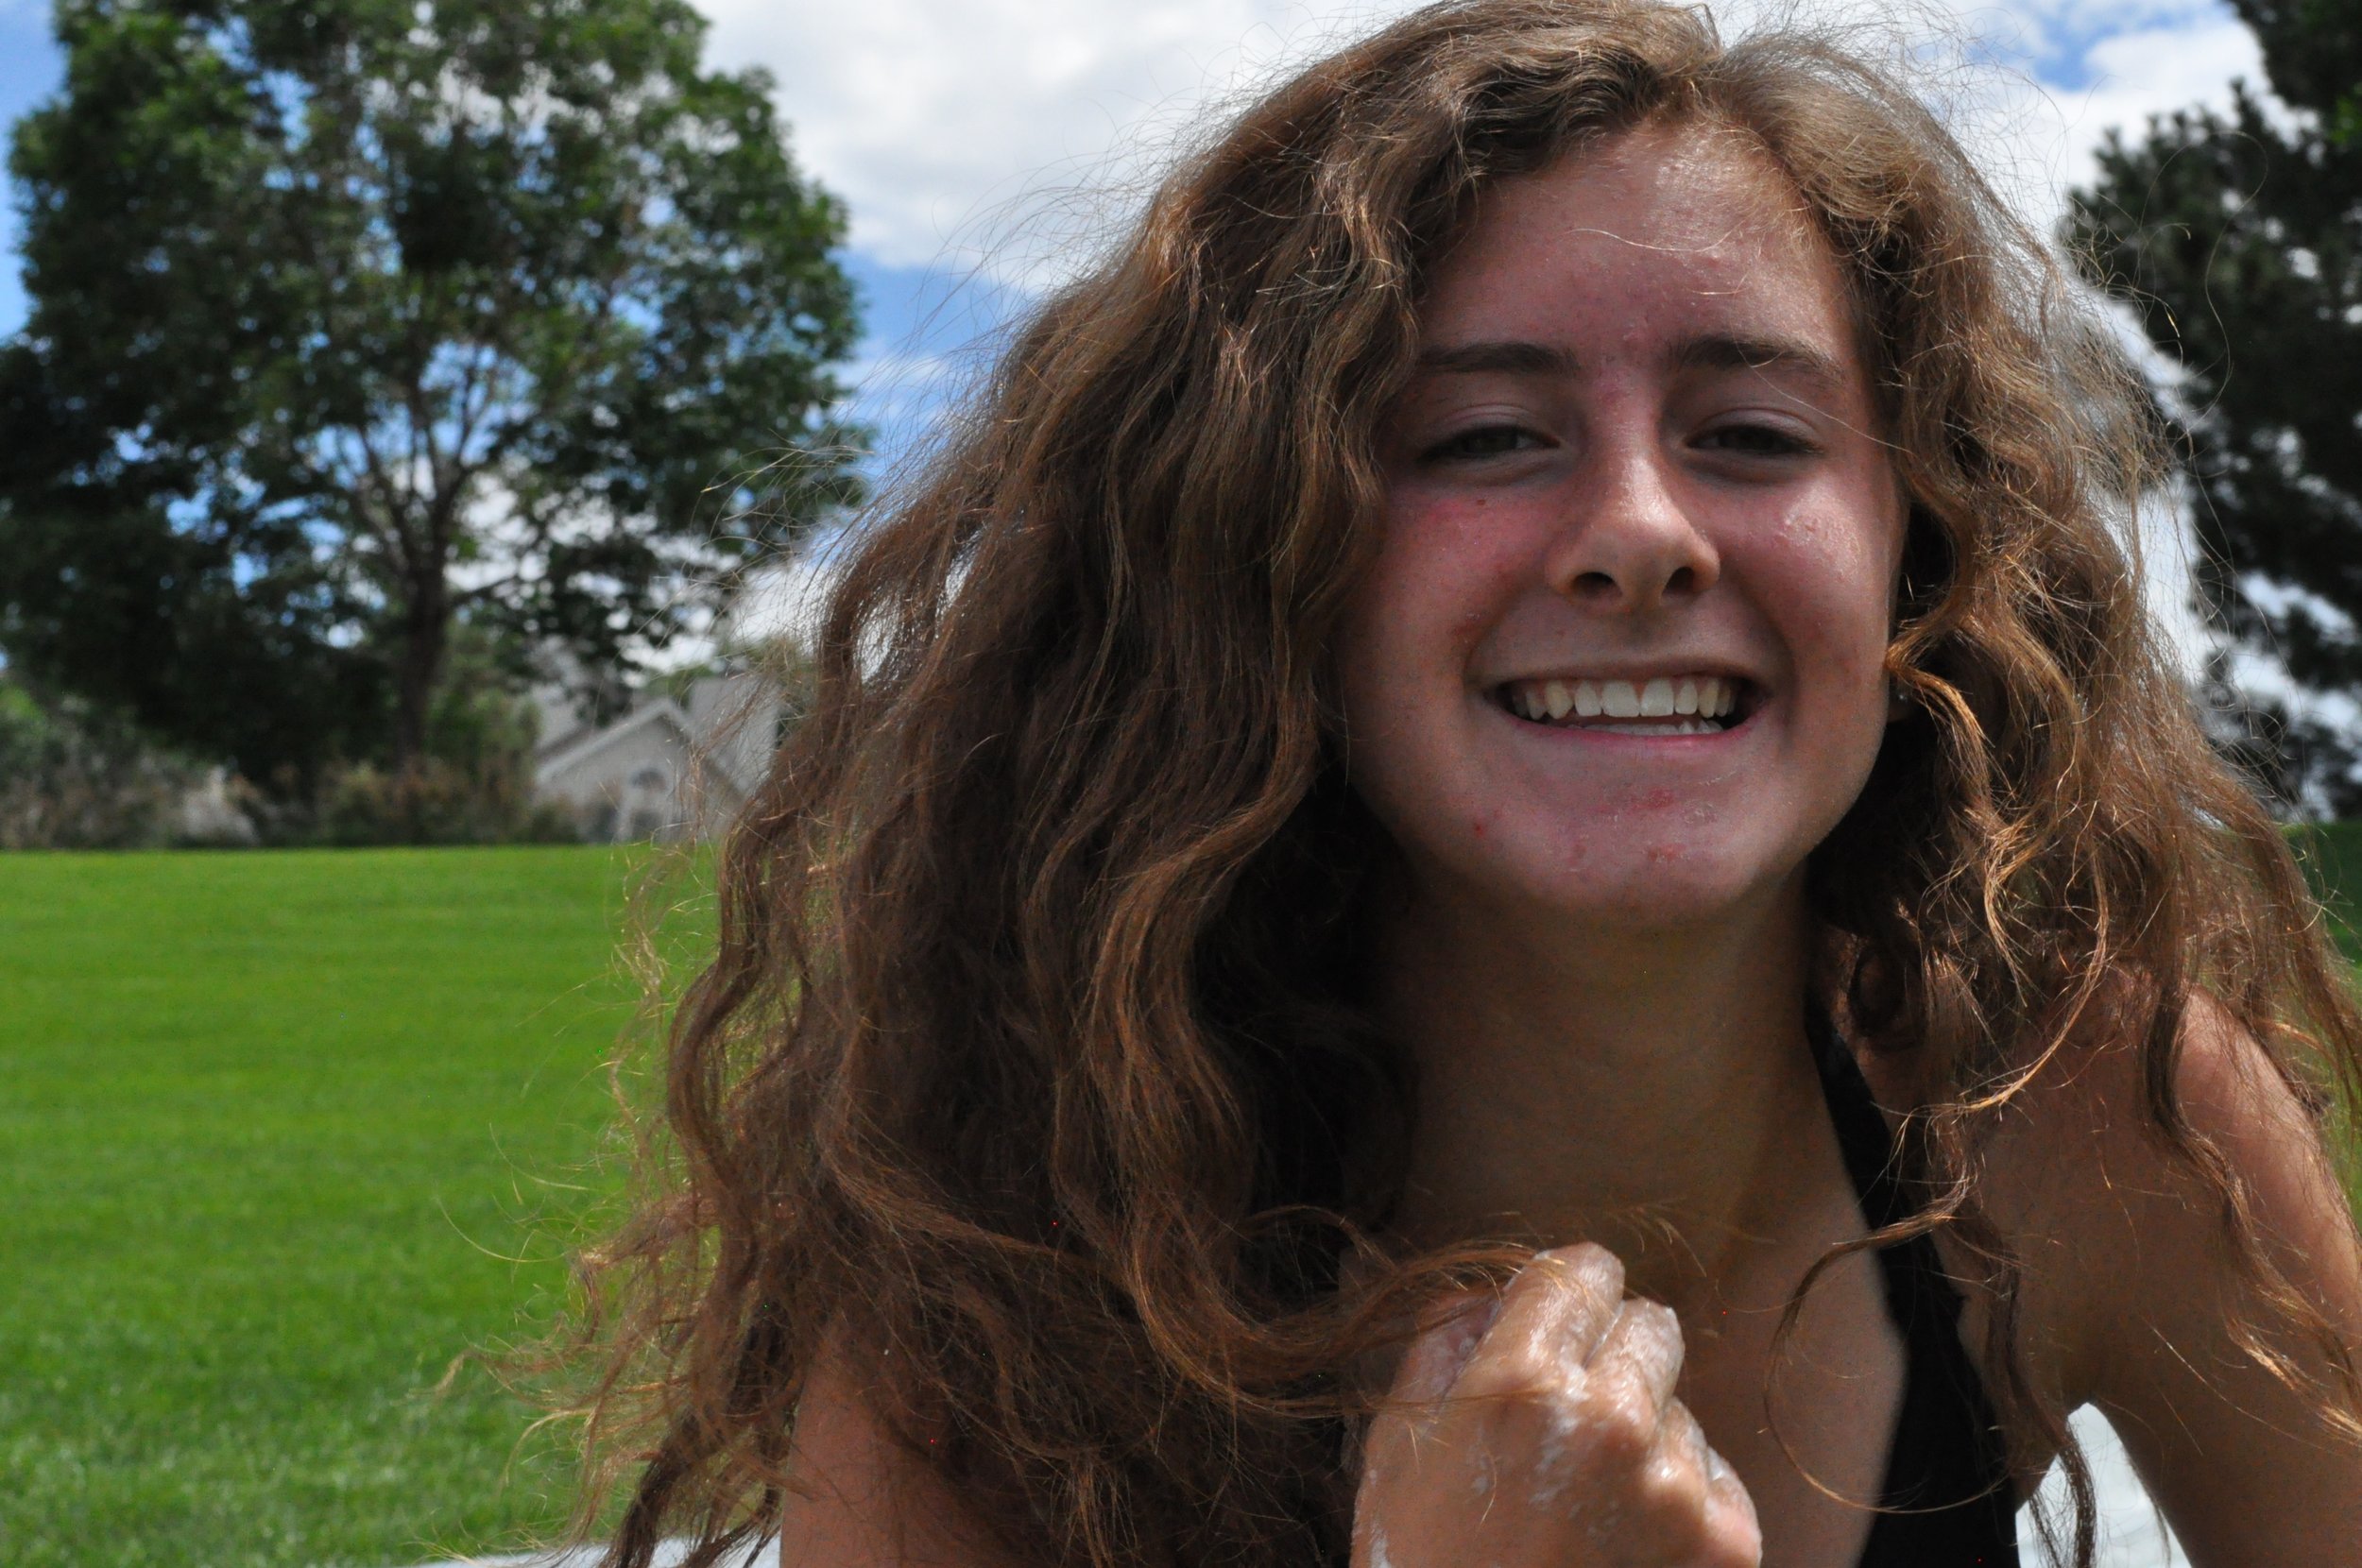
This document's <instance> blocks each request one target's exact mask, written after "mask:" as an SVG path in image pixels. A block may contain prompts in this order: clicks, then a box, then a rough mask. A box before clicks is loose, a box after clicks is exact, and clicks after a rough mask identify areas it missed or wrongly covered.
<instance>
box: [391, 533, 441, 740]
mask: <svg viewBox="0 0 2362 1568" xmlns="http://www.w3.org/2000/svg"><path fill="white" fill-rule="evenodd" d="M439 566H440V563H437V567H438V570H437V571H436V572H435V573H434V575H433V577H432V578H431V579H428V580H425V581H420V580H419V579H417V578H413V580H412V581H411V584H410V602H409V604H408V605H405V606H404V607H403V609H402V647H401V651H400V653H399V654H398V655H397V659H398V667H397V669H396V672H395V693H396V700H395V708H394V773H395V775H396V776H397V777H400V778H402V779H403V780H405V781H407V780H409V779H411V778H412V777H414V776H415V775H417V773H418V771H419V767H420V765H421V764H422V763H424V762H425V760H426V726H427V719H428V717H429V715H430V714H431V713H432V712H433V711H434V707H435V689H436V685H437V684H439V683H440V681H441V680H442V675H443V654H444V651H445V649H446V647H447V646H448V644H449V642H450V634H451V591H450V588H449V586H448V585H447V584H445V582H444V581H443V574H442V572H441V571H440V570H439Z"/></svg>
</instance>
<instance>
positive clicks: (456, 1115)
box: [0, 848, 694, 1568]
mask: <svg viewBox="0 0 2362 1568" xmlns="http://www.w3.org/2000/svg"><path fill="white" fill-rule="evenodd" d="M628 875H629V866H628V864H627V862H626V861H625V858H624V857H623V856H621V855H619V854H618V853H616V852H613V851H608V850H602V849H590V848H557V849H550V848H532V849H495V850H449V849H440V850H415V851H409V850H393V851H357V852H294V853H247V854H202V853H197V854H157V855H123V856H103V855H89V856H85V855H12V856H6V857H0V1563H6V1564H8V1565H9V1568H65V1565H72V1568H101V1565H104V1568H135V1565H146V1564H156V1565H160V1568H163V1565H169V1568H229V1565H233V1564H237V1565H244V1564H256V1565H262V1564H273V1565H277V1564H286V1565H304V1568H311V1565H325V1564H356V1565H376V1564H398V1563H407V1562H415V1561H419V1560H421V1559H427V1558H431V1557H435V1556H437V1555H441V1554H445V1553H450V1552H454V1551H457V1550H462V1549H497V1548H500V1547H503V1546H509V1547H514V1546H516V1545H518V1544H521V1543H522V1542H525V1541H526V1540H527V1539H528V1538H529V1537H530V1536H531V1535H532V1533H533V1532H535V1531H537V1530H541V1531H546V1530H547V1529H548V1528H550V1527H552V1526H553V1525H556V1523H557V1522H558V1521H559V1520H560V1519H562V1517H563V1515H564V1510H565V1501H564V1490H565V1484H566V1478H567V1477H566V1472H565V1471H564V1469H563V1467H562V1465H561V1464H559V1463H558V1462H556V1458H555V1457H554V1454H553V1450H552V1445H551V1444H549V1443H548V1442H546V1441H545V1442H542V1443H540V1444H539V1446H536V1445H533V1444H528V1443H523V1442H522V1437H523V1434H524V1432H525V1429H526V1426H527V1424H528V1423H529V1421H530V1420H531V1416H532V1412H531V1411H529V1410H528V1409H527V1408H526V1407H525V1406H524V1405H522V1403H521V1402H519V1401H517V1400H515V1399H512V1398H510V1397H509V1396H507V1395H506V1394H505V1393H503V1392H502V1391H501V1389H499V1387H498V1386H497V1385H496V1384H495V1383H494V1382H493V1380H492V1379H491V1378H490V1377H489V1376H488V1374H487V1373H486V1372H484V1371H482V1370H481V1369H480V1368H476V1367H466V1368H463V1369H462V1371H461V1372H460V1373H459V1374H458V1375H457V1376H456V1377H455V1378H454V1380H453V1383H452V1387H451V1389H450V1390H449V1391H448V1392H446V1393H444V1394H441V1395H439V1396H438V1395H437V1394H436V1393H435V1392H433V1389H434V1388H435V1386H436V1384H437V1383H438V1382H439V1381H441V1380H442V1379H443V1377H444V1373H445V1372H446V1369H447V1368H449V1367H450V1366H451V1364H452V1363H453V1361H454V1358H456V1357H458V1356H460V1355H462V1354H463V1353H465V1352H467V1351H468V1350H470V1349H471V1347H480V1346H486V1345H493V1344H499V1343H503V1342H508V1343H514V1342H517V1341H519V1340H521V1339H522V1338H527V1337H529V1336H531V1335H532V1334H534V1333H536V1332H538V1331H539V1330H541V1329H542V1328H544V1327H546V1325H547V1323H548V1322H549V1321H550V1315H551V1312H552V1311H553V1309H554V1307H555V1305H556V1302H557V1301H558V1300H559V1299H560V1298H561V1296H562V1293H563V1288H564V1278H565V1274H564V1269H563V1266H562V1264H561V1263H560V1262H559V1261H558V1259H559V1255H560V1253H562V1251H563V1248H564V1246H565V1245H566V1243H567V1241H568V1240H569V1239H570V1238H571V1237H572V1236H573V1232H571V1231H570V1230H569V1228H568V1227H569V1224H570V1222H571V1221H573V1220H575V1219H578V1218H579V1217H580V1216H582V1215H583V1214H584V1213H585V1212H586V1211H587V1208H588V1206H589V1204H590V1202H593V1201H594V1200H595V1199H596V1198H597V1197H599V1196H603V1195H605V1194H607V1193H610V1192H611V1191H612V1190H613V1187H614V1179H613V1176H612V1173H611V1171H609V1172H608V1173H606V1174H600V1173H597V1172H594V1171H593V1170H592V1169H591V1167H592V1164H593V1160H594V1157H595V1156H597V1155H598V1154H599V1153H600V1151H601V1150H602V1149H604V1148H606V1147H608V1133H607V1129H608V1125H609V1123H610V1121H611V1119H612V1118H611V1115H610V1102H609V1099H608V1089H607V1082H606V1077H605V1073H604V1071H603V1069H602V1063H603V1062H604V1060H605V1058H606V1057H607V1056H608V1053H609V1052H610V1050H611V1048H613V1047H614V1045H615V1043H616V1041H617V1039H618V1036H619V1034H620V1033H621V1032H622V1031H624V1030H625V1028H626V1027H627V1025H628V1024H629V1020H630V1017H631V1014H632V1008H633V1002H634V999H635V997H636V987H635V986H634V985H633V984H632V983H631V982H630V981H628V980H626V979H625V974H624V970H623V967H622V966H621V965H620V964H619V963H618V961H617V957H616V953H617V941H618V936H619V933H621V932H623V931H624V930H625V929H627V927H628V926H630V925H631V924H632V922H633V921H635V920H636V919H638V918H639V917H638V916H636V915H634V914H632V913H631V912H630V910H629V909H628V908H627V897H626V884H627V878H628ZM691 923H692V924H693V923H694V922H693V920H692V922H691ZM611 1163H612V1162H611V1161H610V1162H609V1164H610V1165H611Z"/></svg>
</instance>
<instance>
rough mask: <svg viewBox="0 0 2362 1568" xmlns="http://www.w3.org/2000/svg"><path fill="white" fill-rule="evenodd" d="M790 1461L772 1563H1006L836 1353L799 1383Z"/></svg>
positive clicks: (922, 1566)
mask: <svg viewBox="0 0 2362 1568" xmlns="http://www.w3.org/2000/svg"><path fill="white" fill-rule="evenodd" d="M793 1463H794V1466H795V1474H796V1482H797V1489H796V1491H792V1492H790V1494H789V1496H788V1499H787V1506H786V1508H785V1509H784V1510H783V1512H782V1514H781V1517H780V1521H779V1561H780V1564H781V1568H805V1565H807V1564H810V1565H812V1568H822V1565H827V1568H1013V1564H1011V1562H1010V1560H1009V1559H1008V1558H1006V1557H1005V1556H1003V1555H1001V1554H1000V1553H998V1552H997V1551H996V1550H995V1549H994V1548H993V1547H992V1546H991V1545H990V1544H989V1542H988V1541H987V1538H986V1536H985V1534H984V1530H983V1528H982V1527H981V1526H980V1525H977V1524H976V1522H975V1520H974V1519H973V1517H972V1516H971V1515H970V1513H969V1511H968V1509H967V1506H966V1505H965V1504H963V1503H962V1502H961V1500H960V1498H959V1497H958V1495H957V1494H956V1493H955V1492H953V1491H952V1490H951V1489H950V1487H949V1486H947V1485H946V1484H945V1483H944V1481H943V1479H942V1477H941V1476H939V1475H938V1474H936V1473H935V1472H934V1471H933V1469H932V1468H931V1467H930V1466H929V1465H928V1464H927V1463H926V1461H925V1460H923V1459H922V1458H920V1457H918V1456H916V1455H915V1454H912V1453H911V1452H909V1450H907V1449H905V1448H904V1447H903V1446H902V1445H901V1444H900V1443H899V1442H898V1441H897V1440H895V1439H894V1437H893V1436H892V1434H891V1433H890V1432H889V1431H888V1430H887V1428H886V1425H885V1423H884V1422H883V1421H882V1420H881V1419H880V1417H879V1416H878V1414H877V1413H876V1410H875V1408H874V1406H872V1404H871V1402H870V1399H869V1397H868V1392H867V1389H866V1386H865V1383H864V1380H863V1379H862V1378H861V1377H860V1376H859V1375H858V1374H857V1373H856V1372H855V1370H854V1369H853V1367H852V1366H851V1364H850V1363H849V1361H848V1360H847V1357H846V1356H845V1355H843V1353H842V1351H841V1350H840V1351H837V1352H834V1353H831V1354H830V1355H827V1356H824V1357H823V1359H822V1360H821V1361H820V1362H819V1363H818V1364H817V1365H816V1366H814V1367H813V1372H812V1374H811V1376H810V1377H809V1378H808V1379H807V1381H806V1384H805V1388H804V1395H803V1398H802V1400H801V1402H800V1403H799V1404H798V1405H797V1406H796V1447H795V1457H794V1460H793Z"/></svg>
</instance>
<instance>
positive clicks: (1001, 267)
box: [704, 0, 2261, 276]
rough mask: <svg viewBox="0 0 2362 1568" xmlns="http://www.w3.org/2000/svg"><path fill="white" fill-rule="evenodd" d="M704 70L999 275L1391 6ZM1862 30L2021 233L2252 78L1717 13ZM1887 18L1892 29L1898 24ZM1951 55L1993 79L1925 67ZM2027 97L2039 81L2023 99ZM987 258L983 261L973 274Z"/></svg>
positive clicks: (1996, 17)
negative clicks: (1913, 67)
mask: <svg viewBox="0 0 2362 1568" xmlns="http://www.w3.org/2000/svg"><path fill="white" fill-rule="evenodd" d="M704 9H706V11H707V13H708V14H709V15H710V17H711V18H712V20H713V23H714V33H713V39H712V43H711V46H710V58H711V60H713V62H714V63H716V64H719V65H724V66H731V67H736V66H743V65H749V64H760V65H762V66H765V67H767V68H768V69H769V70H771V71H772V72H773V74H774V75H775V76H777V77H778V78H779V98H780V103H781V105H782V107H783V109H784V110H785V111H786V114H787V117H788V118H789V120H790V121H791V123H792V124H793V125H794V127H795V133H796V143H797V145H798V147H799V149H800V152H801V154H802V156H803V158H804V160H805V162H806V163H807V164H808V165H809V166H810V167H811V168H812V169H813V171H814V172H816V173H817V174H818V175H819V176H820V177H821V179H823V180H824V181H826V182H827V183H828V184H829V185H830V187H831V188H833V189H835V190H836V191H838V192H839V193H841V194H842V195H843V196H845V197H846V198H847V202H848V203H849V205H850V207H851V210H852V214H853V244H854V246H855V247H857V248H858V249H860V250H861V251H863V252H864V254H866V255H868V256H870V257H872V258H874V259H875V260H876V261H878V262H880V263H882V264H887V265H889V266H897V267H914V266H919V267H924V266H931V265H939V264H950V265H952V266H956V267H966V266H969V265H973V264H977V263H978V262H979V261H984V262H986V263H987V264H989V265H991V266H992V269H993V270H995V271H997V272H1000V273H1001V274H1002V275H1004V276H1006V275H1009V274H1010V273H1016V274H1018V275H1024V274H1026V273H1029V272H1033V271H1035V270H1036V269H1037V268H1039V267H1041V266H1043V265H1045V264H1046V265H1049V266H1050V267H1052V268H1053V270H1054V268H1055V265H1056V260H1057V255H1056V253H1057V252H1059V251H1060V250H1062V249H1063V248H1066V247H1072V246H1074V245H1076V244H1078V243H1081V242H1082V240H1083V237H1085V236H1087V235H1089V234H1092V233H1094V232H1104V229H1105V227H1106V225H1107V220H1108V219H1109V218H1110V217H1112V216H1114V215H1115V213H1116V212H1120V211H1121V210H1123V209H1125V208H1126V207H1127V206H1128V204H1129V202H1130V200H1131V199H1132V196H1131V193H1134V192H1136V191H1137V190H1138V185H1139V182H1140V180H1141V179H1142V178H1143V176H1144V175H1145V174H1148V173H1151V172H1153V171H1154V169H1155V167H1156V166H1158V165H1159V164H1160V163H1161V162H1163V160H1164V156H1165V154H1166V153H1167V151H1168V149H1169V148H1170V147H1171V146H1172V145H1174V142H1175V138H1176V135H1177V134H1178V133H1180V132H1181V131H1183V130H1184V129H1185V128H1188V127H1190V125H1191V124H1192V123H1193V122H1195V121H1196V120H1197V119H1198V117H1199V116H1200V115H1201V114H1202V112H1203V111H1205V110H1206V108H1207V106H1208V105H1211V104H1214V103H1217V102H1219V101H1221V100H1223V99H1224V97H1225V96H1226V95H1230V94H1236V93H1238V92H1239V91H1241V89H1242V88H1243V87H1245V86H1247V85H1248V84H1251V83H1254V82H1258V81H1261V80H1267V79H1269V78H1270V77H1273V76H1274V75H1275V73H1276V72H1277V71H1278V70H1280V69H1281V68H1283V67H1284V66H1286V65H1288V64H1292V63H1295V62H1300V61H1302V60H1308V59H1309V58H1311V57H1313V56H1314V55H1316V54H1318V53H1319V52H1320V51H1321V50H1322V49H1323V48H1325V47H1327V46H1329V45H1332V44H1334V43H1338V42H1340V41H1342V40H1344V39H1346V38H1349V37H1351V36H1353V35H1355V34H1357V33H1359V32H1361V31H1363V30H1366V29H1367V28H1369V27H1371V26H1375V25H1377V24H1378V23H1380V22H1382V21H1384V20H1386V19H1387V18H1389V17H1392V16H1395V15H1398V14H1401V13H1402V12H1405V11H1408V10H1410V9H1412V5H1411V4H1410V3H1409V0H865V3H863V4H857V5H849V6H848V5H844V4H842V3H829V4H823V3H821V0H704ZM1760 11H1779V12H1785V13H1788V14H1805V15H1816V16H1831V15H1835V16H1839V17H1845V18H1859V19H1862V21H1863V24H1864V26H1866V27H1867V28H1868V29H1870V30H1871V32H1872V35H1873V36H1874V34H1875V33H1876V32H1881V31H1882V32H1884V33H1886V34H1887V35H1888V36H1889V37H1894V36H1896V35H1898V34H1900V35H1903V36H1907V37H1908V38H1911V39H1913V40H1915V41H1917V42H1920V43H1923V44H1924V43H1926V41H1928V40H1931V39H1936V38H1939V37H1941V36H1942V35H1945V34H1949V35H1950V37H1949V41H1948V43H1939V44H1938V45H1937V46H1936V47H1935V49H1934V50H1933V54H1934V56H1935V57H1936V58H1937V60H1938V61H1939V67H1940V68H1939V70H1938V71H1937V72H1936V73H1935V74H1934V75H1932V76H1931V77H1930V80H1931V81H1933V82H1935V83H1937V84H1939V86H1940V87H1941V88H1942V89H1943V93H1944V95H1946V96H1947V97H1950V98H1952V99H1953V101H1954V103H1955V105H1956V107H1957V108H1959V109H1960V111H1962V112H1963V113H1964V114H1966V115H1967V116H1968V117H1969V118H1970V119H1971V120H1972V121H1975V122H1978V123H1976V124H1972V125H1971V126H1969V127H1967V129H1968V130H1969V131H1970V133H1971V134H1972V137H1973V139H1974V140H1975V142H1976V143H1977V145H1978V146H1979V148H1980V150H1985V151H1986V152H1987V153H1988V155H1989V156H1990V157H1991V158H1992V159H1993V160H1994V161H1995V162H1997V163H1998V164H1999V165H2000V168H2001V173H2002V175H2003V178H2004V181H2005V183H2006V184H2008V185H2009V186H2010V187H2011V189H2013V190H2015V191H2017V192H2018V193H2019V195H2020V198H2021V200H2022V201H2023V202H2024V203H2025V204H2026V205H2027V206H2028V208H2029V209H2033V210H2034V213H2033V215H2037V216H2045V217H2046V216H2047V215H2048V214H2049V213H2051V212H2055V210H2056V202H2057V196H2056V192H2057V190H2058V187H2059V185H2060V184H2061V182H2062V180H2064V179H2076V178H2080V177H2081V176H2082V175H2083V174H2084V173H2085V171H2086V170H2087V169H2088V168H2089V157H2090V151H2091V149H2092V148H2093V147H2094V146H2095V145H2097V142H2098V140H2099V137H2100V134H2101V132H2102V131H2103V130H2104V129H2105V128H2107V127H2109V126H2128V127H2132V128H2137V127H2138V126H2139V125H2140V124H2141V123H2142V121H2143V120H2144V119H2145V117H2146V116H2147V115H2148V114H2149V113H2152V112H2156V111H2163V110H2167V109H2172V108H2176V107H2179V106H2181V105H2183V104H2187V103H2191V102H2197V101H2206V102H2214V103H2221V102H2224V101H2227V97H2228V93H2227V87H2228V83H2229V81H2230V79H2231V78H2232V77H2234V75H2240V74H2245V75H2247V76H2249V77H2251V78H2252V77H2260V76H2261V72H2260V69H2259V67H2258V64H2257V57H2256V51H2255V46H2254V43H2253V41H2252V40H2251V38H2250V37H2249V35H2248V34H2247V32H2246V30H2245V29H2244V28H2243V27H2241V26H2239V25H2238V24H2237V23H2236V22H2235V20H2234V19H2233V17H2232V15H2231V12H2230V10H2229V8H2228V7H2227V6H2226V5H2224V4H2223V3H2222V0H2008V3H2006V4H1985V3H1979V0H1922V3H1921V4H1920V5H1919V6H1918V7H1916V8H1915V9H1913V8H1905V9H1902V10H1900V11H1898V10H1897V9H1896V8H1894V7H1892V6H1879V7H1877V8H1875V9H1871V8H1867V7H1864V6H1862V5H1860V4H1857V3H1848V0H1840V3H1837V4H1827V3H1823V4H1813V3H1811V0H1805V3H1802V4H1796V3H1788V4H1781V3H1779V0H1771V3H1769V4H1748V5H1742V6H1726V7H1724V8H1722V14H1723V15H1724V17H1725V19H1726V21H1727V22H1728V23H1729V24H1730V25H1731V26H1733V28H1734V30H1736V29H1737V28H1741V27H1743V26H1745V25H1746V22H1747V19H1748V17H1749V16H1750V15H1752V14H1755V13H1757V12H1760ZM1898 17H1899V20H1898ZM1963 52H1966V53H1969V54H1972V55H1977V56H1981V57H1983V58H1984V60H1987V61H1994V60H1998V61H2000V62H2002V65H2003V67H2014V68H2015V70H2016V72H2017V73H2019V74H2018V75H2015V76H2012V75H2011V74H2009V72H2008V70H2007V69H1995V68H1994V67H1993V66H1991V65H1987V66H1985V67H1984V68H1982V69H1978V68H1975V67H1972V68H1970V69H1968V70H1966V71H1963V70H1961V69H1960V68H1958V67H1957V66H1955V67H1952V68H1948V69H1945V68H1941V61H1942V60H1944V59H1947V58H1948V59H1954V60H1957V59H1958V58H1959V56H1960V55H1961V54H1962V53H1963ZM2035 78H2040V81H2041V83H2043V84H2046V85H2037V81H2036V80H2035ZM987 253H989V254H988V255H987Z"/></svg>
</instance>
